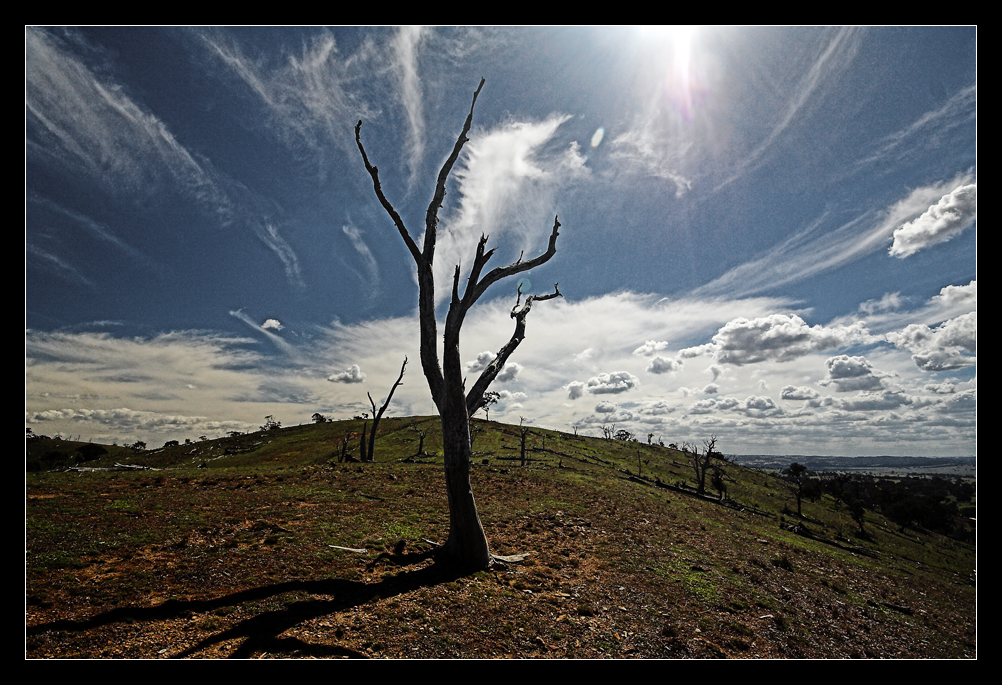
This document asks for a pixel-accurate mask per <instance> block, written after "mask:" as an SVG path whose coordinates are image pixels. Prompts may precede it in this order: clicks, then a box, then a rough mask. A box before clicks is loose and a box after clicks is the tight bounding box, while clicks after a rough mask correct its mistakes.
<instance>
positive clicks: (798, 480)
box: [783, 462, 808, 518]
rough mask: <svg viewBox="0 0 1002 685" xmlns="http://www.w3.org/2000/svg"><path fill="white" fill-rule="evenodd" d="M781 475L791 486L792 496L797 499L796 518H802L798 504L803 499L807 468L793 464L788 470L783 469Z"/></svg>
mask: <svg viewBox="0 0 1002 685" xmlns="http://www.w3.org/2000/svg"><path fill="white" fill-rule="evenodd" d="M783 474H784V475H785V476H786V477H787V479H789V481H790V482H791V483H792V484H793V488H792V489H793V494H794V496H795V497H796V498H797V516H800V517H801V518H803V514H801V513H800V503H801V502H802V501H803V499H804V488H805V487H806V486H807V482H808V478H807V467H806V466H804V465H803V464H798V463H797V462H793V463H792V464H790V467H789V468H787V469H783Z"/></svg>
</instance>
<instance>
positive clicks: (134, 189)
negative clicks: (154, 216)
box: [25, 27, 305, 289]
mask: <svg viewBox="0 0 1002 685" xmlns="http://www.w3.org/2000/svg"><path fill="white" fill-rule="evenodd" d="M25 72H26V75H25V108H26V124H25V126H26V156H27V158H28V161H29V163H33V164H39V165H42V166H45V167H52V168H53V169H58V172H59V173H60V174H65V173H66V172H67V170H72V171H74V172H75V173H74V176H75V177H84V178H88V179H91V180H92V181H93V182H95V183H97V184H98V185H99V186H100V187H101V189H102V190H103V192H105V193H107V194H108V195H109V196H111V197H116V198H124V199H129V200H133V201H139V200H142V199H143V198H146V197H149V196H151V195H153V194H155V193H158V192H163V191H165V190H172V191H177V192H181V193H183V194H185V195H186V196H188V197H189V198H192V199H194V200H195V201H196V202H197V204H198V205H200V206H201V207H202V208H203V209H205V210H206V211H208V212H210V213H211V214H213V215H215V216H216V217H218V219H219V221H220V222H221V223H222V224H223V225H231V224H238V225H241V226H242V227H246V228H250V229H251V231H252V232H253V233H254V235H255V236H256V237H257V238H258V239H260V240H261V241H262V242H263V243H264V244H265V245H267V246H268V247H269V248H270V249H271V250H272V252H274V253H275V255H276V256H277V257H278V258H279V259H280V260H281V262H282V264H283V266H284V269H285V274H286V277H287V278H288V280H289V282H290V283H291V284H292V285H293V286H295V287H297V288H299V289H303V288H304V287H305V285H304V283H303V279H302V275H301V273H300V269H299V263H298V259H297V257H296V254H295V252H294V251H293V249H292V247H291V246H290V245H289V244H288V242H287V241H285V240H284V239H283V238H282V236H281V235H280V234H279V232H278V229H277V227H276V226H275V223H274V222H273V221H271V220H270V219H268V217H267V216H266V215H264V214H262V213H261V212H260V211H259V207H258V205H259V202H258V201H257V199H256V198H255V197H254V196H253V194H252V193H251V192H250V191H249V190H248V189H247V188H246V187H244V186H243V185H242V184H241V183H239V182H237V181H235V180H233V179H231V178H229V177H228V176H226V175H225V174H222V173H220V172H218V171H217V170H216V169H215V168H214V167H213V165H212V164H211V162H209V161H208V160H206V159H204V158H201V157H199V156H198V155H197V154H196V153H193V152H192V151H191V150H189V149H188V148H187V147H185V145H183V144H182V143H181V142H179V141H178V140H177V138H176V137H175V136H174V135H173V134H172V133H171V131H170V129H169V128H168V126H167V125H166V124H165V123H164V122H163V121H162V120H161V119H159V118H158V117H157V116H156V115H155V114H153V113H152V112H150V111H149V110H148V109H146V108H145V107H144V106H143V105H142V104H140V103H138V102H136V101H135V100H133V99H132V98H131V97H130V96H129V95H128V94H127V93H126V92H125V91H124V89H123V88H122V87H121V86H120V85H118V84H116V83H114V82H112V81H109V80H107V79H104V78H101V77H98V76H97V75H96V74H95V73H94V72H93V71H92V70H91V69H90V68H88V67H87V66H86V65H85V64H84V63H83V62H82V61H81V60H80V59H78V58H77V57H76V56H75V55H74V54H73V52H72V51H71V50H70V46H69V45H68V44H67V43H66V42H65V41H63V40H60V39H57V38H55V37H54V36H53V35H51V34H49V33H47V32H45V31H44V30H41V29H35V28H31V27H29V28H26V29H25ZM64 212H71V213H73V212H72V210H69V209H65V208H64ZM73 214H75V215H76V216H77V218H78V220H80V219H86V217H83V215H79V214H78V213H73ZM94 224H96V222H92V225H91V226H90V227H91V229H92V230H94V229H95V225H94ZM97 228H100V226H99V225H97ZM102 233H103V236H104V238H105V239H106V240H116V241H117V239H115V238H114V236H113V235H112V234H111V233H110V232H109V231H103V232H102ZM117 242H118V243H119V247H123V246H124V243H121V241H117ZM125 247H127V246H125Z"/></svg>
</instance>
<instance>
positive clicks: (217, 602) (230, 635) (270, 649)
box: [27, 551, 469, 659]
mask: <svg viewBox="0 0 1002 685" xmlns="http://www.w3.org/2000/svg"><path fill="white" fill-rule="evenodd" d="M433 554H434V552H433V551H428V552H412V553H407V554H394V555H392V556H391V555H381V556H386V557H389V558H390V560H391V561H392V562H393V563H395V564H398V565H400V566H407V565H412V564H416V563H419V562H422V561H425V560H427V559H429V558H431V557H432V556H433ZM468 573H469V570H468V569H463V568H461V567H457V566H454V565H451V564H448V563H445V562H442V561H436V563H434V564H431V565H429V566H425V567H423V568H419V569H415V570H406V571H403V572H401V573H399V574H397V575H395V576H392V577H390V578H384V579H383V580H381V581H379V582H378V583H366V582H360V581H353V580H341V579H337V578H327V579H323V580H294V581H289V582H285V583H275V584H273V585H263V586H261V587H255V588H250V589H247V590H241V591H240V592H234V593H230V594H227V595H223V596H220V597H216V598H213V599H200V600H176V599H171V600H167V601H166V602H164V603H162V604H159V605H157V606H153V607H135V606H125V607H118V608H115V609H112V610H110V611H106V612H103V613H101V614H98V615H96V616H93V617H91V618H89V619H86V620H82V621H75V620H59V621H52V622H50V623H43V624H40V625H36V626H29V627H28V629H27V635H28V636H31V635H38V634H41V633H45V632H47V631H51V630H63V631H70V632H84V631H87V630H92V629H95V628H98V627H101V626H104V625H108V624H112V623H135V622H152V621H159V620H166V619H171V618H178V617H185V616H189V615H191V614H193V613H204V612H210V611H213V610H217V609H220V608H223V607H237V606H239V605H240V604H242V603H244V602H248V601H255V600H262V599H267V598H269V597H276V596H278V595H283V594H285V593H289V592H304V593H309V594H312V595H316V596H325V598H324V599H307V600H302V601H297V602H292V603H289V604H286V605H284V606H283V608H281V609H277V610H274V611H265V612H263V613H260V614H257V615H256V616H252V617H250V618H248V619H245V620H243V621H240V622H239V623H237V624H236V625H234V626H232V627H231V628H229V629H227V630H224V631H222V632H220V633H217V634H215V635H211V636H209V637H207V638H205V639H204V640H201V641H200V642H198V643H197V644H196V645H194V646H192V647H188V648H187V649H185V650H183V651H181V652H179V653H177V654H175V655H173V656H174V658H184V657H190V656H195V655H197V654H198V653H199V652H200V651H202V650H204V649H207V648H209V647H211V646H213V645H216V644H219V643H222V642H227V641H230V640H237V639H241V638H243V642H241V643H240V645H239V646H238V647H237V648H236V649H235V650H234V651H233V652H232V653H231V654H230V658H231V659H246V658H249V657H251V656H253V655H255V654H260V653H263V652H267V653H269V654H277V655H287V656H291V655H293V654H295V655H300V656H316V657H333V656H347V657H354V658H366V655H365V654H362V653H360V652H357V651H354V650H351V649H347V648H344V647H339V646H337V645H327V644H311V643H308V642H304V641H302V640H300V639H299V638H296V637H281V635H282V633H284V632H286V631H287V630H289V629H290V628H293V627H295V626H297V625H299V624H302V623H304V622H306V621H310V620H312V619H315V618H320V617H323V616H330V615H332V614H337V613H340V612H343V611H347V610H350V609H352V608H354V607H357V606H360V605H363V604H366V603H367V602H370V601H372V600H373V599H375V598H380V599H386V598H389V597H394V596H397V595H403V594H407V593H409V592H413V591H415V590H417V589H419V588H422V587H431V586H434V585H439V584H442V583H448V582H452V581H454V580H457V579H459V578H462V577H463V576H465V575H468ZM328 597H329V598H328Z"/></svg>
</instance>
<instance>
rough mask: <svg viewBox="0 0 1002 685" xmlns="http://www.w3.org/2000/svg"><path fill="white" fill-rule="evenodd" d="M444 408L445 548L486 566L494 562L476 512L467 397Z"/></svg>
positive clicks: (462, 559)
mask: <svg viewBox="0 0 1002 685" xmlns="http://www.w3.org/2000/svg"><path fill="white" fill-rule="evenodd" d="M459 399H460V400H462V401H461V402H459V403H458V404H457V403H453V404H452V405H451V406H447V407H446V410H445V411H443V412H442V447H443V450H444V452H445V489H446V492H447V493H448V497H449V539H448V541H446V543H445V548H444V551H445V552H446V553H447V554H448V555H449V556H450V557H452V558H453V559H455V560H456V561H457V562H459V563H460V564H462V565H463V566H469V567H472V568H487V567H488V566H490V564H491V553H490V548H489V547H488V544H487V535H486V534H485V533H484V526H483V524H482V523H481V522H480V514H479V513H477V503H476V500H475V499H474V497H473V488H472V486H471V485H470V462H471V460H472V458H473V450H472V447H471V444H470V424H469V417H468V415H467V413H466V402H465V398H463V397H462V394H460V398H459Z"/></svg>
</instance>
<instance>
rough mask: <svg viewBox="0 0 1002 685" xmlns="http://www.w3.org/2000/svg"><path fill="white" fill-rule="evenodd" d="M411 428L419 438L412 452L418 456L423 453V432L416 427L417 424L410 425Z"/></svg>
mask: <svg viewBox="0 0 1002 685" xmlns="http://www.w3.org/2000/svg"><path fill="white" fill-rule="evenodd" d="M411 428H412V429H413V430H414V431H415V432H416V433H417V434H418V436H419V438H420V440H419V442H418V448H417V452H415V453H414V456H415V457H420V456H423V455H424V437H425V432H424V431H423V430H421V429H420V428H418V427H417V426H411Z"/></svg>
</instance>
